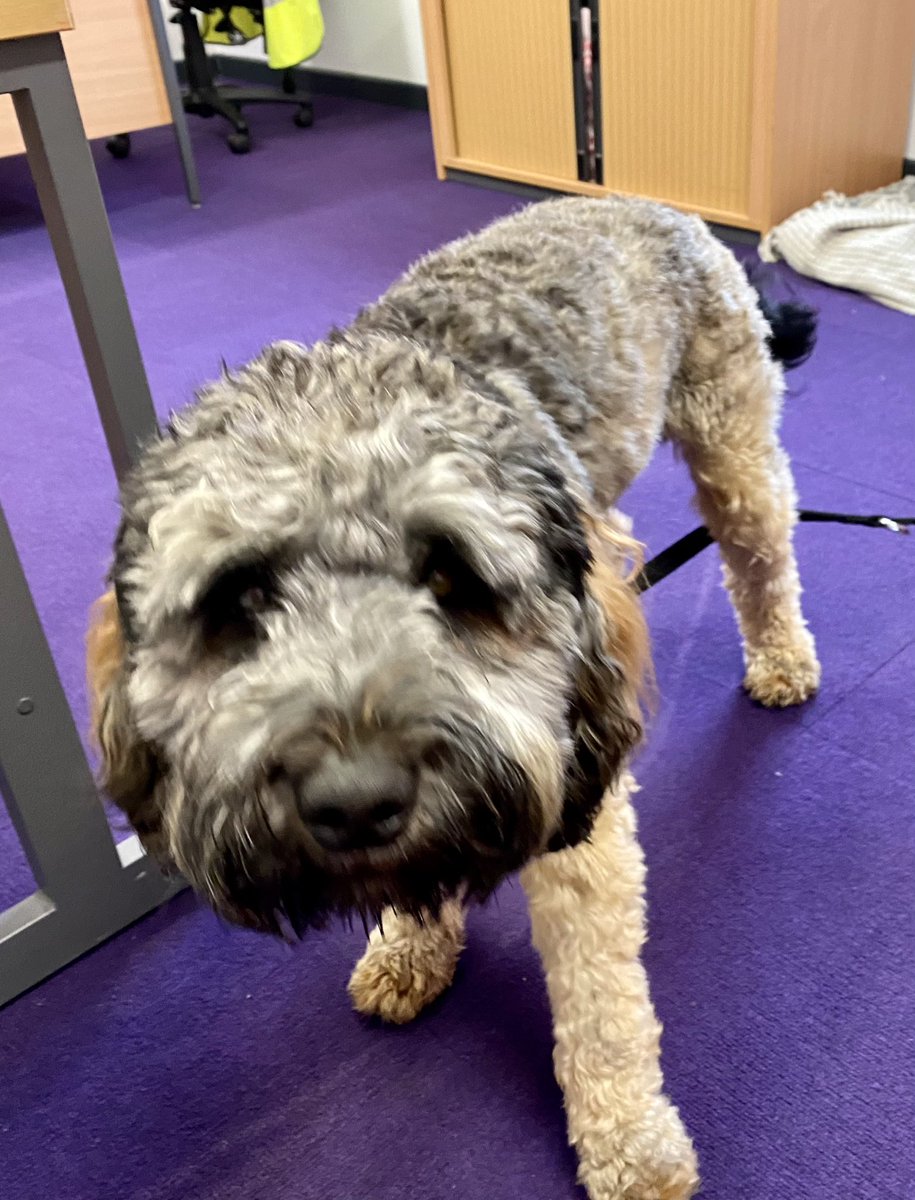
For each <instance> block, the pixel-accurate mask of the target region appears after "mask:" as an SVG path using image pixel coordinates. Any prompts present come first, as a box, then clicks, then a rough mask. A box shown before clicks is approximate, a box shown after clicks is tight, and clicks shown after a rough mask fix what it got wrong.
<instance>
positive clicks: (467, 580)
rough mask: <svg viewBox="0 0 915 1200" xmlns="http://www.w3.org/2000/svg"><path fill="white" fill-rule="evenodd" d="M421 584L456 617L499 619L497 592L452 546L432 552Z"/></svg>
mask: <svg viewBox="0 0 915 1200" xmlns="http://www.w3.org/2000/svg"><path fill="white" fill-rule="evenodd" d="M418 582H419V583H420V584H421V585H422V586H423V587H426V588H428V589H429V591H430V592H431V593H432V595H433V596H434V597H435V598H436V600H437V601H438V603H439V606H440V607H441V608H442V609H443V610H445V611H446V612H448V613H450V614H452V615H454V616H463V617H478V618H481V619H482V618H487V617H488V618H492V617H495V616H497V615H498V608H499V604H498V598H497V597H496V594H495V592H494V591H493V590H492V588H491V587H490V586H489V584H488V583H486V582H485V580H483V579H481V578H480V576H479V575H478V574H477V572H476V571H474V569H473V567H471V566H470V564H469V563H468V562H467V561H466V560H465V559H464V558H462V557H461V555H460V553H459V551H458V550H457V548H456V547H455V546H454V545H452V543H450V542H446V541H442V542H437V543H435V544H434V545H433V546H432V547H431V548H430V550H429V553H428V555H427V557H426V559H425V561H424V562H423V565H422V567H421V569H420V572H419V579H418Z"/></svg>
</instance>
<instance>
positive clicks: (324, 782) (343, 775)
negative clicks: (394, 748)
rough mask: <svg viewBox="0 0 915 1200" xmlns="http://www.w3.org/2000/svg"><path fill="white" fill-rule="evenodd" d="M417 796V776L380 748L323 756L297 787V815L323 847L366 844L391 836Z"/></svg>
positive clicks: (350, 847) (392, 838) (388, 839)
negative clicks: (378, 751) (372, 750)
mask: <svg viewBox="0 0 915 1200" xmlns="http://www.w3.org/2000/svg"><path fill="white" fill-rule="evenodd" d="M415 799H416V779H415V776H414V773H413V772H412V771H409V770H408V769H407V768H406V767H403V766H401V765H400V764H399V763H396V762H394V761H393V760H392V759H389V758H387V757H385V756H383V755H381V754H368V753H365V754H360V755H358V756H353V757H347V758H341V757H339V756H337V755H334V756H333V757H328V758H327V759H326V760H325V761H324V762H323V763H322V764H321V766H320V767H319V768H318V770H317V771H316V772H315V773H314V774H313V775H312V776H311V777H310V778H309V779H308V780H307V781H306V783H305V785H304V786H303V788H302V789H301V791H300V793H299V808H300V810H301V813H302V818H303V820H304V821H305V823H306V825H307V826H308V828H309V830H310V831H311V834H312V836H313V837H314V839H315V841H316V842H317V843H318V844H319V845H321V846H323V847H324V849H325V850H365V849H368V848H369V847H371V846H387V845H389V844H390V843H391V842H393V841H395V840H396V839H397V838H398V837H399V836H400V834H401V833H402V832H403V829H404V827H405V825H406V823H407V819H408V818H409V816H410V812H411V810H412V808H413V804H414V801H415Z"/></svg>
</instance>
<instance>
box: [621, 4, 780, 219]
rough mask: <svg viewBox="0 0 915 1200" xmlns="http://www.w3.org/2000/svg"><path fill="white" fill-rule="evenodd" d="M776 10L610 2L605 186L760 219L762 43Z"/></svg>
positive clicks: (712, 212) (720, 213)
mask: <svg viewBox="0 0 915 1200" xmlns="http://www.w3.org/2000/svg"><path fill="white" fill-rule="evenodd" d="M768 2H769V0H601V5H600V14H601V41H600V49H601V76H600V78H601V92H602V104H601V109H602V117H603V143H604V182H605V184H606V186H607V187H608V188H610V189H617V188H618V189H619V190H620V191H625V192H634V193H637V194H639V195H643V196H651V197H654V198H656V199H659V200H669V201H673V202H674V203H676V204H681V205H683V206H685V207H688V208H696V209H700V210H702V211H703V212H704V213H705V214H706V215H711V216H713V217H715V216H717V217H719V218H721V219H727V217H729V216H731V217H746V216H747V214H748V212H749V210H750V199H751V198H750V187H751V180H750V173H751V160H750V148H751V131H752V123H753V90H754V89H753V73H754V67H755V52H756V51H755V46H754V34H755V33H756V30H757V17H758V16H760V15H761V14H758V13H757V8H758V6H759V5H763V4H767V3H768Z"/></svg>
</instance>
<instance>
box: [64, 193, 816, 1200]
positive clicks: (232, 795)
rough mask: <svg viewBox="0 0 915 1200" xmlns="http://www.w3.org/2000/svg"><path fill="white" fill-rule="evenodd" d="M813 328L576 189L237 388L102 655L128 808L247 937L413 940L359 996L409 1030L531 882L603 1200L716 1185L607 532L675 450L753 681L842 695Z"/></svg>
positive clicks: (110, 607) (679, 226) (287, 348)
mask: <svg viewBox="0 0 915 1200" xmlns="http://www.w3.org/2000/svg"><path fill="white" fill-rule="evenodd" d="M784 315H785V314H782V316H784ZM788 315H791V314H788ZM793 315H794V316H795V317H796V316H797V315H798V313H797V312H795V313H794V314H793ZM800 315H801V318H802V319H801V321H800V338H799V339H798V337H797V336H795V337H794V338H792V336H791V330H790V329H789V328H788V325H789V324H790V322H787V321H785V320H781V318H779V319H778V320H776V325H779V323H780V327H777V328H773V326H772V325H771V324H769V323H767V321H766V319H765V317H764V315H763V312H762V311H761V307H760V304H759V302H758V297H757V294H756V292H755V291H754V289H753V288H752V287H751V285H750V283H749V281H748V279H747V277H746V275H745V273H744V271H743V269H742V268H741V266H740V265H739V263H738V262H737V261H736V259H735V258H734V257H733V255H732V254H731V253H730V252H729V251H728V250H727V249H726V248H725V247H724V246H723V245H722V244H721V243H720V242H718V241H717V240H716V239H715V238H714V237H713V236H712V234H711V233H710V231H709V230H708V229H707V227H706V226H705V225H704V224H703V223H702V222H701V221H700V220H699V219H698V218H695V217H689V216H685V215H682V214H680V213H678V212H675V211H673V210H671V209H668V208H665V207H662V206H659V205H656V204H654V203H650V202H647V201H639V200H630V199H623V198H609V199H600V200H591V199H583V198H565V199H559V200H554V201H547V202H544V203H540V204H536V205H532V206H530V207H528V208H526V209H524V210H522V211H520V212H518V213H516V214H514V215H511V216H509V217H507V218H505V219H503V220H499V221H497V222H496V223H494V224H493V225H491V226H489V227H488V228H487V229H485V230H483V231H482V232H481V233H477V234H473V235H471V236H468V237H465V238H463V239H462V240H459V241H456V242H454V243H452V244H450V245H447V246H445V247H444V248H443V249H441V250H438V251H437V252H435V253H432V254H430V255H429V256H428V257H426V258H424V259H422V260H420V261H419V262H418V263H417V264H416V265H415V266H413V267H412V268H411V269H410V270H409V271H407V273H406V274H405V275H404V276H403V277H402V278H401V279H400V280H399V281H398V282H396V283H395V284H394V285H393V286H392V287H391V289H390V290H389V291H388V292H387V293H386V294H385V295H384V296H383V297H382V298H381V299H380V300H379V301H377V302H376V303H374V304H372V305H370V306H369V307H367V308H366V309H364V310H363V311H362V312H361V313H360V314H359V315H358V316H357V318H356V319H355V320H354V321H353V323H352V324H351V325H349V326H348V327H347V328H345V329H343V330H341V331H335V332H334V333H332V334H331V336H330V337H329V338H328V339H327V340H326V341H325V342H323V343H319V344H317V345H314V346H312V347H311V348H305V347H303V346H300V345H297V344H293V343H288V342H282V343H277V344H274V345H271V346H270V347H268V348H267V349H266V350H265V351H264V352H263V353H262V354H261V356H260V357H259V358H257V359H256V360H255V361H253V362H252V363H250V364H249V365H248V366H245V367H244V368H242V369H240V370H237V371H233V372H229V371H225V372H224V374H223V377H222V378H221V379H220V380H219V381H218V382H215V383H213V384H212V385H210V386H208V387H206V388H205V389H204V390H203V391H202V392H201V393H200V394H199V396H198V399H197V403H196V404H195V405H193V406H191V407H189V408H188V409H186V410H184V411H182V412H180V413H178V414H177V415H175V416H174V417H173V418H172V419H171V421H170V422H169V423H168V425H167V426H166V427H165V428H164V429H163V430H162V432H161V435H160V436H159V437H158V439H157V440H156V441H155V442H154V444H152V445H150V446H149V447H148V448H146V450H145V452H144V453H143V455H142V457H141V460H140V462H139V464H138V465H137V467H136V468H135V470H134V471H133V473H132V474H131V475H130V476H129V478H128V479H127V481H126V482H125V483H124V485H123V488H122V508H123V517H122V521H121V525H120V529H119V531H118V534H117V538H116V542H115V547H114V559H113V567H112V571H111V583H112V585H113V586H112V587H111V590H110V591H109V592H108V593H106V595H105V596H104V597H103V599H102V601H101V602H100V604H99V605H98V607H97V610H96V613H95V617H94V623H93V625H92V627H91V630H90V635H89V653H88V663H89V679H90V685H91V693H92V699H93V726H94V731H95V736H96V738H97V741H98V744H99V746H100V748H101V757H102V762H103V767H102V779H101V782H102V784H103V786H104V788H105V789H106V790H107V792H108V794H109V795H110V796H111V798H112V799H113V800H114V801H115V802H116V803H117V804H118V805H119V806H120V807H121V808H122V809H123V810H124V812H125V813H126V814H127V816H128V818H129V819H130V821H131V822H132V824H133V826H134V827H135V829H136V830H137V831H138V833H139V835H140V838H141V839H142V841H143V843H144V844H145V845H146V847H147V848H148V850H149V851H150V852H151V853H152V854H153V855H154V856H155V857H156V858H157V859H158V860H159V861H160V862H161V863H163V864H164V865H165V866H167V867H173V868H176V869H177V870H179V871H180V872H182V873H183V875H184V876H185V877H186V879H187V880H188V881H189V882H190V884H191V885H192V886H193V887H194V888H195V889H196V890H197V891H198V892H200V893H201V894H202V895H203V896H204V897H205V898H206V899H207V900H208V901H209V903H210V904H211V905H212V906H213V907H214V908H215V909H216V910H217V912H218V913H220V914H222V915H223V916H224V917H226V918H228V919H229V920H230V921H233V922H236V923H238V924H240V925H243V926H247V927H250V928H253V929H259V930H264V931H267V932H270V933H273V934H282V935H286V936H298V935H301V934H302V933H303V932H304V931H305V930H306V929H309V928H313V927H320V926H322V925H324V924H325V923H326V922H327V921H328V919H330V918H331V917H333V916H334V915H335V914H340V913H352V912H353V911H357V912H359V913H362V914H363V915H364V917H368V916H371V917H378V918H379V919H378V923H377V927H376V928H375V929H374V930H373V932H372V933H371V934H370V937H369V942H368V946H367V949H366V951H365V954H364V957H363V958H362V959H361V960H360V962H359V963H358V964H357V966H356V968H355V971H354V973H353V976H352V979H351V981H350V985H349V990H350V995H351V997H352V1001H353V1003H354V1005H355V1007H356V1009H358V1010H359V1011H360V1012H362V1013H366V1014H371V1015H375V1016H379V1017H382V1018H384V1019H386V1020H389V1021H395V1022H404V1021H409V1020H410V1019H412V1018H413V1017H415V1016H416V1014H417V1013H419V1011H420V1010H421V1009H423V1008H424V1007H425V1006H426V1005H428V1004H429V1003H430V1002H431V1001H432V1000H434V999H435V998H436V997H437V996H438V995H439V994H440V993H441V992H442V991H443V990H444V989H445V988H446V987H447V986H448V984H449V982H450V981H451V979H452V976H453V974H454V971H455V966H456V963H457V961H458V956H459V954H460V952H461V948H462V945H463V941H464V925H463V911H464V906H465V905H466V904H468V903H470V902H472V901H477V900H483V899H485V898H486V897H487V896H488V895H489V894H490V893H491V892H492V891H493V889H494V888H495V887H496V885H497V884H498V883H499V882H500V881H501V880H502V879H504V878H505V876H506V875H508V874H509V873H511V872H514V871H516V870H520V871H521V879H522V881H523V886H524V888H525V890H526V893H527V895H528V897H529V901H530V912H531V919H532V925H533V938H534V942H535V944H536V946H537V948H538V950H539V953H540V955H541V957H542V960H543V963H544V967H545V971H546V979H547V985H548V991H549V996H550V1001H551V1005H552V1013H553V1022H554V1029H555V1069H556V1074H557V1077H558V1079H559V1082H560V1084H561V1086H562V1088H563V1090H564V1095H565V1105H566V1111H567V1120H568V1131H569V1138H570V1141H571V1142H572V1144H574V1146H575V1148H576V1150H577V1153H578V1159H579V1163H580V1173H579V1177H580V1181H581V1183H582V1184H583V1185H584V1186H585V1188H586V1189H587V1191H588V1194H589V1195H590V1197H591V1200H685V1198H686V1197H689V1196H691V1195H692V1194H693V1193H694V1191H695V1189H696V1188H697V1186H698V1174H697V1165H696V1156H695V1153H694V1150H693V1147H692V1144H691V1142H690V1139H689V1136H688V1135H687V1133H686V1131H685V1129H684V1126H683V1124H682V1122H681V1119H680V1117H679V1114H678V1112H677V1110H676V1108H675V1107H674V1106H673V1105H672V1104H671V1103H670V1101H669V1100H668V1099H667V1098H666V1097H665V1095H664V1093H663V1085H662V1076H661V1069H660V1065H659V1037H660V1029H659V1025H658V1022H657V1020H656V1018H655V1016H654V1013H653V1010H652V1007H651V1001H650V998H649V991H648V984H647V980H646V976H645V972H644V969H643V967H642V965H641V962H640V957H639V955H640V948H641V945H642V943H643V940H644V936H645V933H644V924H645V908H644V899H643V887H644V866H643V860H642V855H641V852H640V849H639V846H638V842H637V840H636V830H635V818H634V814H633V809H632V806H631V803H630V796H631V793H632V790H633V786H634V785H633V780H632V777H631V775H630V773H629V771H628V767H627V762H628V760H629V756H630V755H631V752H632V751H633V749H634V748H635V746H636V745H637V743H638V742H639V740H640V737H641V734H642V727H643V717H642V713H643V706H642V687H643V683H644V680H645V676H646V671H647V670H648V641H647V636H646V631H645V625H644V621H643V618H642V615H641V611H640V607H639V603H638V599H637V596H636V593H635V589H634V587H633V586H632V581H631V570H632V563H633V558H634V555H635V554H636V552H637V550H636V547H635V545H634V544H633V543H632V542H631V540H630V539H629V538H628V537H627V535H626V534H625V532H624V531H623V530H622V529H621V528H620V527H619V525H618V524H617V523H616V522H615V521H614V520H613V519H612V518H611V517H610V516H608V513H609V512H610V510H611V508H612V506H614V505H615V504H616V502H617V500H618V498H619V497H620V495H621V494H622V493H623V492H624V490H625V489H626V487H627V486H628V484H629V483H630V482H631V481H632V480H633V479H634V478H635V476H636V475H637V474H638V473H639V472H640V471H641V470H642V468H643V467H644V466H645V465H646V463H647V462H648V460H649V458H650V457H651V454H652V452H653V451H654V449H655V448H656V446H657V445H658V444H659V442H661V441H662V440H665V439H667V440H670V441H672V442H673V443H674V445H675V447H676V448H677V450H678V451H679V453H680V454H681V455H682V457H683V459H684V460H685V462H686V464H687V466H688V468H689V470H690V472H691V474H692V478H693V480H694V481H695V486H696V494H697V502H698V507H699V510H700V512H701V514H702V517H703V519H704V521H705V522H706V524H707V525H708V527H709V529H710V530H711V532H712V534H713V536H714V538H715V539H716V541H717V542H718V544H719V547H720V551H721V555H722V558H723V562H724V576H725V583H726V586H727V588H728V590H729V592H730V596H731V599H732V601H733V605H734V608H735V610H736V614H737V620H738V624H739V628H740V633H741V637H742V642H743V653H744V659H745V665H746V673H745V678H744V685H745V687H746V689H747V691H748V692H749V694H750V696H752V697H753V698H754V699H755V700H757V701H759V702H760V703H761V704H763V705H773V706H779V705H791V704H797V703H800V702H802V701H804V700H806V699H807V698H808V697H809V696H810V695H811V694H812V693H813V692H814V691H815V690H816V688H817V686H818V682H819V677H820V668H819V665H818V662H817V657H816V652H815V647H814V641H813V638H812V636H811V634H810V632H809V630H808V628H807V626H806V623H805V621H804V618H803V615H802V611H801V605H800V586H799V581H798V572H797V567H796V564H795V558H794V554H793V550H792V531H793V526H794V523H795V519H796V504H795V492H794V486H793V482H792V477H791V472H790V468H789V462H788V458H787V456H786V454H785V452H784V450H783V449H782V448H781V446H780V444H779V440H778V435H777V426H778V420H779V411H780V405H781V397H782V393H783V386H784V385H783V368H782V365H781V364H780V363H779V362H778V361H777V358H778V357H781V358H787V357H789V356H792V355H793V356H794V357H801V356H802V355H803V353H804V352H805V350H806V349H809V342H810V335H811V334H812V327H811V326H810V324H809V322H808V324H807V325H806V326H805V324H804V320H803V313H801V314H800ZM776 317H778V314H777V313H776ZM795 325H796V327H795V330H794V333H795V334H797V332H798V330H797V323H795ZM798 343H800V345H799V344H798Z"/></svg>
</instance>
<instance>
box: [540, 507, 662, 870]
mask: <svg viewBox="0 0 915 1200" xmlns="http://www.w3.org/2000/svg"><path fill="white" fill-rule="evenodd" d="M581 523H582V528H583V531H584V535H585V540H586V545H587V564H586V566H585V569H584V572H583V578H584V589H583V594H582V596H581V600H580V607H581V630H580V643H579V645H580V659H579V668H578V674H577V678H576V680H575V689H574V694H573V696H572V704H571V709H570V714H569V720H570V726H571V731H572V737H573V741H574V753H573V759H572V762H571V764H570V768H569V773H568V779H567V785H566V796H565V802H564V804H563V811H562V821H561V827H560V829H559V830H558V831H557V833H556V834H555V835H554V837H553V840H552V841H551V843H550V849H551V850H556V849H561V848H563V847H565V846H574V845H576V844H577V843H578V842H580V841H582V840H583V839H584V838H586V837H587V836H588V834H589V833H590V831H591V826H592V824H593V822H594V818H595V816H596V815H597V812H598V810H599V808H600V804H601V800H602V799H603V795H604V791H605V790H606V789H607V788H608V787H611V786H612V785H613V783H614V782H615V781H616V778H617V776H618V774H619V772H620V770H621V769H622V767H623V766H624V764H625V762H626V758H627V756H628V755H629V753H630V752H631V751H632V750H633V749H634V748H635V746H636V745H637V744H638V742H639V740H640V739H641V736H642V717H643V709H642V698H643V695H644V691H645V687H646V683H647V680H648V677H649V670H650V664H649V648H648V633H647V629H646V626H645V619H644V616H643V614H642V608H641V605H640V603H639V599H638V596H637V594H636V592H635V589H634V587H633V586H632V582H631V573H632V568H633V566H634V565H635V564H637V563H638V561H639V547H638V544H637V543H636V542H634V541H633V540H632V539H631V538H630V537H629V536H628V535H627V534H625V533H623V532H622V531H621V530H618V529H616V528H614V527H613V526H612V525H611V524H610V523H609V522H608V521H605V520H603V519H601V518H599V517H596V516H594V515H593V514H592V513H588V512H585V513H583V514H582V518H581Z"/></svg>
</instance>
